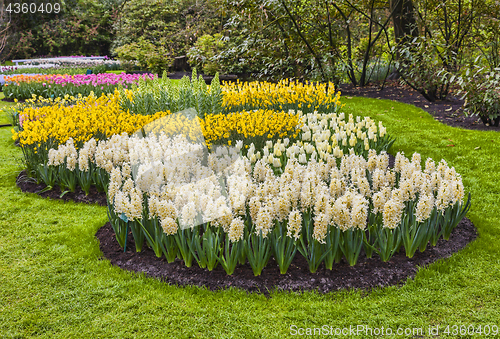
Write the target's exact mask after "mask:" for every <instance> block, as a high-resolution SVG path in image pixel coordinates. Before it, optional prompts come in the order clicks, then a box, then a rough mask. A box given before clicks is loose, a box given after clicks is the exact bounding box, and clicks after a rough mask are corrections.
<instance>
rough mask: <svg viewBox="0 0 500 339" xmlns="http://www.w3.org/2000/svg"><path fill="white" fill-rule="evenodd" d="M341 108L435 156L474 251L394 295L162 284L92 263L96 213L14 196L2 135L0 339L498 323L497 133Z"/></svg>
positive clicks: (401, 143) (393, 107)
mask: <svg viewBox="0 0 500 339" xmlns="http://www.w3.org/2000/svg"><path fill="white" fill-rule="evenodd" d="M343 102H345V103H346V107H344V111H345V112H346V113H353V114H359V115H369V116H371V117H372V118H374V119H376V120H382V121H383V122H384V124H385V125H386V126H387V130H388V132H389V133H390V134H391V135H393V136H396V137H397V141H396V143H395V144H394V146H393V151H394V152H395V151H398V150H403V151H405V153H406V154H407V155H409V156H411V153H412V152H414V151H418V152H419V153H421V154H422V158H423V160H425V159H426V158H427V157H432V158H434V159H435V160H440V159H441V158H444V159H446V161H448V163H449V164H450V165H453V166H455V168H456V170H457V171H458V172H459V173H461V174H462V176H463V181H464V185H465V186H466V191H471V192H472V199H473V201H472V208H471V210H470V212H469V214H468V216H469V218H470V219H471V220H472V221H473V222H474V224H475V225H476V226H477V228H478V231H479V237H478V239H477V240H476V241H475V242H473V243H472V244H470V245H469V246H468V247H467V248H465V249H464V250H462V251H461V252H459V253H457V254H455V255H453V256H452V257H451V258H449V259H447V260H441V261H439V262H436V263H434V264H432V265H431V266H429V267H427V268H424V269H420V270H419V272H418V274H417V276H416V278H415V279H414V280H409V281H407V282H406V284H405V285H403V286H400V287H388V288H378V289H374V290H373V291H371V292H366V291H340V292H334V293H329V294H326V295H322V294H318V293H314V292H305V293H302V294H299V293H285V292H273V293H271V295H270V297H265V296H263V295H259V294H247V293H246V292H244V291H241V290H225V291H219V292H211V291H207V290H205V289H202V288H197V287H187V288H181V287H176V286H169V285H167V284H165V283H162V282H159V281H157V280H155V279H151V278H147V277H145V276H143V275H138V274H133V273H129V272H125V271H122V270H121V269H119V268H116V267H112V266H111V265H110V264H109V263H108V262H107V261H106V260H101V259H100V251H99V246H98V242H97V240H96V239H95V238H94V234H95V232H96V231H97V230H98V229H99V227H101V226H102V225H103V224H104V223H105V222H106V221H107V216H106V210H105V208H103V207H98V206H89V205H83V204H76V203H64V202H59V201H48V200H45V199H42V198H39V197H37V196H36V195H33V194H24V193H22V192H20V190H19V189H18V188H17V187H16V185H15V178H16V175H17V174H18V173H19V171H20V170H21V167H20V159H21V151H20V149H19V148H16V147H15V146H13V143H12V139H11V134H10V128H9V127H7V128H2V129H0V179H1V180H0V201H1V205H2V208H1V210H0V282H1V283H0V333H1V335H0V336H1V337H5V338H25V337H39V338H97V337H101V338H136V337H144V338H153V337H158V338H193V337H194V338H284V337H289V336H290V326H292V325H296V326H298V327H320V326H322V325H328V326H333V327H338V328H344V327H347V328H348V327H349V326H350V325H351V326H354V327H355V326H357V325H366V326H369V327H371V328H381V327H382V326H383V327H384V328H388V327H390V328H391V329H393V330H394V331H396V329H397V328H398V327H400V328H403V329H404V328H420V327H421V328H423V334H424V336H425V337H428V336H427V335H426V334H427V330H428V326H431V325H432V326H436V325H439V326H440V327H439V330H440V332H439V333H440V337H447V336H446V335H445V334H444V330H445V327H446V326H447V325H451V326H453V325H458V326H460V325H465V326H469V325H474V326H476V327H478V326H479V325H482V326H484V325H490V326H492V325H496V326H500V321H499V319H500V302H499V298H500V256H499V253H500V239H499V238H498V234H499V230H500V209H499V206H498V205H499V202H500V185H499V184H498V183H499V182H500V171H498V169H499V168H500V159H499V157H498V155H499V154H500V138H499V133H497V132H482V131H468V130H462V129H456V128H451V127H447V126H445V125H443V124H441V123H439V122H436V121H434V120H433V118H432V117H431V116H430V115H429V114H427V113H426V112H424V111H422V110H420V109H417V108H415V107H413V106H409V105H405V104H400V103H396V102H391V101H385V100H375V99H365V98H353V99H347V98H343ZM450 140H451V141H450ZM448 145H454V146H453V147H452V146H448ZM478 147H479V148H478ZM476 148H478V149H476ZM415 333H416V332H415ZM345 337H348V336H345ZM357 337H358V338H364V337H370V336H369V335H368V336H367V335H364V334H362V335H360V336H357ZM401 337H408V336H401ZM449 337H453V338H457V337H460V336H458V335H450V336H449ZM463 337H469V336H463ZM475 337H482V336H481V335H477V336H475Z"/></svg>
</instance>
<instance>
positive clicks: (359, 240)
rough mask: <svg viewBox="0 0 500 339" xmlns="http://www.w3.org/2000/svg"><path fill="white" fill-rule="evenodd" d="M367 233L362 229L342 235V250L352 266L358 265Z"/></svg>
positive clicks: (348, 231)
mask: <svg viewBox="0 0 500 339" xmlns="http://www.w3.org/2000/svg"><path fill="white" fill-rule="evenodd" d="M364 238H365V232H364V231H363V230H360V229H352V228H350V229H348V230H346V231H343V232H342V233H341V237H340V241H339V243H340V249H341V250H342V253H343V254H344V257H345V258H346V260H347V262H348V263H349V265H350V266H354V265H356V262H357V261H358V257H359V254H360V253H361V248H362V247H363V243H364Z"/></svg>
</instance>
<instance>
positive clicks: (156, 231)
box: [138, 218, 165, 258]
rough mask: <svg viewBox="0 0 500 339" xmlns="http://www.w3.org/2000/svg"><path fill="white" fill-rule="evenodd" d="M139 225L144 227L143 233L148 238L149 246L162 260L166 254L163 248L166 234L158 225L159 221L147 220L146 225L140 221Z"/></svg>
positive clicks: (154, 219) (155, 219)
mask: <svg viewBox="0 0 500 339" xmlns="http://www.w3.org/2000/svg"><path fill="white" fill-rule="evenodd" d="M138 223H139V224H140V225H141V227H142V231H143V232H144V236H145V237H146V242H147V244H148V245H149V246H150V247H151V248H152V249H153V251H154V252H155V255H156V256H157V257H158V258H160V257H161V256H162V254H163V253H164V252H165V249H164V248H163V241H162V240H163V239H162V238H163V236H164V233H163V230H162V229H161V227H160V226H159V225H158V219H157V218H153V219H151V220H148V219H145V220H144V223H142V222H140V221H138Z"/></svg>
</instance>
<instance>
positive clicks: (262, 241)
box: [245, 230, 272, 276]
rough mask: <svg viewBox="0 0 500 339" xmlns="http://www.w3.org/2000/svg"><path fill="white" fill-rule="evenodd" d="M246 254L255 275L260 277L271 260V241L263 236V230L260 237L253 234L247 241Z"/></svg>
mask: <svg viewBox="0 0 500 339" xmlns="http://www.w3.org/2000/svg"><path fill="white" fill-rule="evenodd" d="M245 253H246V255H247V259H248V262H249V264H250V266H251V267H252V271H253V274H254V275H255V276H259V275H260V274H261V273H262V270H263V269H264V267H266V265H267V262H268V261H269V258H271V254H272V251H271V241H270V239H269V238H264V237H263V236H262V230H260V231H259V234H258V235H257V234H254V233H252V234H251V235H250V236H248V238H247V239H246V241H245Z"/></svg>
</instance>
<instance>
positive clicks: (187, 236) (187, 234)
mask: <svg viewBox="0 0 500 339" xmlns="http://www.w3.org/2000/svg"><path fill="white" fill-rule="evenodd" d="M174 238H175V242H176V243H177V248H178V249H179V252H180V254H181V257H182V260H183V261H184V265H186V267H191V265H192V263H193V253H192V252H191V250H190V248H189V241H190V240H191V229H190V228H186V229H179V230H178V231H177V233H176V234H174Z"/></svg>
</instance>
